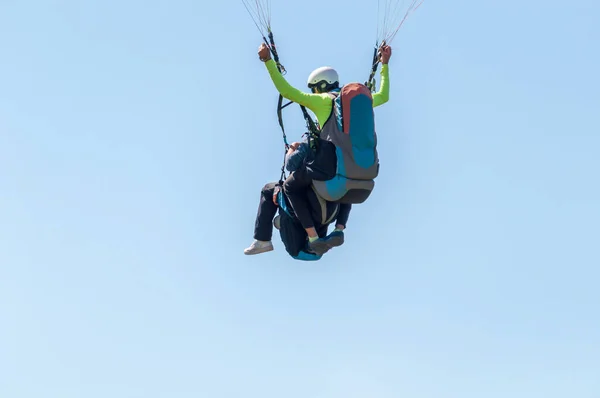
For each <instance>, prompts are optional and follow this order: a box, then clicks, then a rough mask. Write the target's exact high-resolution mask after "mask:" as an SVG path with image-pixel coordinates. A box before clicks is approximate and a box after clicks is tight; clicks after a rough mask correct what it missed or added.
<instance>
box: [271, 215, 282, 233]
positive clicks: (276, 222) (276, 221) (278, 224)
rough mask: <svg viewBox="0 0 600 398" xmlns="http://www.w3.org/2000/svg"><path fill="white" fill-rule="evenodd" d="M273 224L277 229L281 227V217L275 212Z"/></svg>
mask: <svg viewBox="0 0 600 398" xmlns="http://www.w3.org/2000/svg"><path fill="white" fill-rule="evenodd" d="M273 226H274V227H275V228H277V229H279V228H280V227H281V217H280V216H279V214H277V215H276V216H275V218H274V219H273Z"/></svg>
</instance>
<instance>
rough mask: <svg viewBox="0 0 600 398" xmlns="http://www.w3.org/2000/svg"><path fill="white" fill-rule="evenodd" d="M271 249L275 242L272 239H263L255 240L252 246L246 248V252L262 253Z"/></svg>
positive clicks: (250, 253)
mask: <svg viewBox="0 0 600 398" xmlns="http://www.w3.org/2000/svg"><path fill="white" fill-rule="evenodd" d="M271 250H273V243H271V241H267V242H265V241H263V240H254V242H252V244H251V245H250V247H248V248H246V249H244V254H247V255H252V254H260V253H266V252H270V251H271Z"/></svg>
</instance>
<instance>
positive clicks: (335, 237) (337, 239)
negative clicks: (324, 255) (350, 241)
mask: <svg viewBox="0 0 600 398" xmlns="http://www.w3.org/2000/svg"><path fill="white" fill-rule="evenodd" d="M325 242H326V243H327V246H329V248H332V247H338V246H341V245H343V244H344V231H335V230H334V231H333V232H332V233H330V234H329V235H327V236H326V237H325Z"/></svg>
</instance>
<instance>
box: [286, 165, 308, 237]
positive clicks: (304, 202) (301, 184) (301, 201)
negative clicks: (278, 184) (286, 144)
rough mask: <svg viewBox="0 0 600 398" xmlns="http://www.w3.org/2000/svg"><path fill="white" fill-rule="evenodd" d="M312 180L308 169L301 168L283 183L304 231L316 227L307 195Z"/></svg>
mask: <svg viewBox="0 0 600 398" xmlns="http://www.w3.org/2000/svg"><path fill="white" fill-rule="evenodd" d="M312 180H313V179H312V176H311V175H310V173H309V172H308V170H307V169H306V167H304V166H301V167H299V168H298V170H296V171H294V172H292V173H290V175H289V176H288V178H287V179H286V180H285V181H284V182H283V191H284V192H285V194H286V196H287V197H288V199H289V200H290V204H291V206H292V209H294V213H295V214H296V217H297V218H298V220H299V221H300V224H301V225H302V227H303V228H304V229H306V228H313V227H314V226H315V222H314V220H313V218H312V214H311V210H310V204H309V203H308V196H307V194H306V192H307V190H308V189H309V188H310V186H311V184H312ZM305 232H306V231H305Z"/></svg>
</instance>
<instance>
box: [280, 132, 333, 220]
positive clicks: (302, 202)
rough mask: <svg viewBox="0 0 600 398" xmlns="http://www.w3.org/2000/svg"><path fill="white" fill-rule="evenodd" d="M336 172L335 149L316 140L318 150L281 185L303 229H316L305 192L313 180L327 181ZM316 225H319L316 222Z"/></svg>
mask: <svg viewBox="0 0 600 398" xmlns="http://www.w3.org/2000/svg"><path fill="white" fill-rule="evenodd" d="M336 172H337V155H336V148H335V145H334V144H333V143H332V142H329V141H325V140H322V139H319V140H318V149H317V150H316V152H314V153H313V154H311V155H310V156H309V157H308V158H307V159H305V161H304V162H303V164H302V165H301V166H300V167H298V168H297V169H296V170H295V171H293V172H292V173H290V175H289V176H288V178H287V179H286V180H285V181H284V183H283V191H284V192H285V194H286V196H287V197H288V199H289V201H290V204H291V206H292V209H294V213H295V214H296V217H297V218H298V220H299V221H300V224H301V225H302V227H303V228H305V229H307V228H313V227H316V225H315V220H313V218H312V216H311V211H310V205H309V201H308V197H307V192H308V190H309V189H310V186H311V184H312V181H313V180H320V181H327V180H330V179H332V178H333V177H335V174H336ZM316 224H319V222H318V220H317V222H316Z"/></svg>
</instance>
